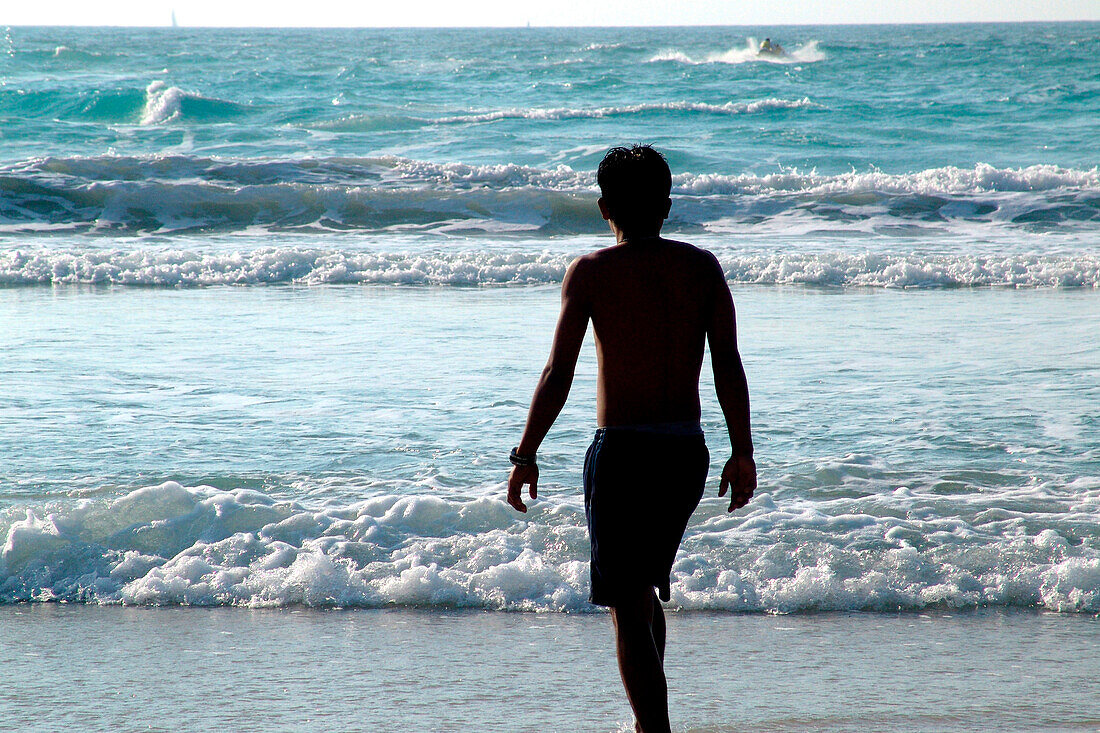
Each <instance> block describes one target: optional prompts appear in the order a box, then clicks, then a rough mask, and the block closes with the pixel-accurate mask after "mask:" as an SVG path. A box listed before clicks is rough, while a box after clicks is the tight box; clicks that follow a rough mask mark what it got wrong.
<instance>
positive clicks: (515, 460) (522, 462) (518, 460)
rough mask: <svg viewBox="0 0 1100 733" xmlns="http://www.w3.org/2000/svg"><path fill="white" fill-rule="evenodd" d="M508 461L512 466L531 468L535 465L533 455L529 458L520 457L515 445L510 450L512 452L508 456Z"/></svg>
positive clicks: (517, 447)
mask: <svg viewBox="0 0 1100 733" xmlns="http://www.w3.org/2000/svg"><path fill="white" fill-rule="evenodd" d="M508 461H509V462H510V463H511V464H512V465H513V466H533V465H535V454H533V453H532V454H531V455H529V456H522V455H520V453H519V446H518V445H517V446H516V447H515V448H513V449H512V452H511V453H509V454H508Z"/></svg>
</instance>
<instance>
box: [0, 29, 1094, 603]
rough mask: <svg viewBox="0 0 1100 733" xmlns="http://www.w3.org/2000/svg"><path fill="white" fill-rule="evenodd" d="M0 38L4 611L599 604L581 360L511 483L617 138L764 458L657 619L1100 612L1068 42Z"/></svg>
mask: <svg viewBox="0 0 1100 733" xmlns="http://www.w3.org/2000/svg"><path fill="white" fill-rule="evenodd" d="M763 35H770V36H771V37H772V38H778V39H779V40H780V41H781V42H782V43H783V44H784V45H785V46H786V47H787V48H788V49H790V50H791V55H790V56H789V57H787V58H783V59H779V60H775V59H773V60H762V59H760V58H758V57H756V56H755V54H753V53H752V51H751V48H752V43H753V40H752V39H754V38H756V37H760V36H763ZM0 40H2V43H0V285H3V287H0V344H2V348H0V423H2V425H3V430H2V431H0V467H2V468H0V541H2V542H3V545H2V550H0V602H4V601H16V600H77V601H87V602H99V603H120V602H121V603H128V604H130V603H132V604H146V603H160V604H197V605H252V606H276V607H281V606H286V605H295V604H307V605H318V606H369V607H376V606H388V605H394V604H397V605H412V606H425V607H429V608H438V607H441V606H447V607H453V606H458V607H473V608H484V609H494V610H496V609H506V610H539V611H590V610H593V609H592V607H591V606H589V605H588V604H587V602H586V597H587V582H588V580H587V566H586V561H587V553H588V546H587V540H586V537H585V534H584V517H583V505H582V503H581V501H580V494H579V490H578V483H579V474H580V463H581V461H582V456H583V453H584V448H585V446H586V444H587V442H588V440H589V439H590V436H591V431H592V428H593V427H594V424H593V404H592V403H593V398H594V378H595V364H594V360H593V356H592V353H591V346H590V345H589V346H587V347H586V350H585V351H584V353H583V354H582V361H581V365H580V368H579V370H578V377H577V382H576V385H575V387H574V394H573V397H572V399H571V401H570V404H569V405H568V406H567V407H566V410H565V412H564V413H563V415H562V418H561V420H560V421H559V423H558V425H557V426H556V427H555V429H554V431H552V432H551V434H550V436H549V438H548V441H547V443H546V445H545V446H544V448H543V449H542V451H541V456H542V462H543V466H542V468H543V474H544V481H543V485H544V490H543V492H542V495H541V498H540V500H539V502H537V503H536V504H535V506H534V508H533V511H532V512H531V513H530V514H528V515H524V516H523V517H520V516H519V515H516V514H515V513H513V512H512V511H511V510H510V509H508V508H507V506H506V505H504V504H503V502H502V501H500V497H501V495H502V491H503V482H504V479H505V476H506V472H507V462H506V460H505V458H504V456H505V454H506V452H507V449H508V448H509V447H510V446H511V445H513V444H514V443H515V441H516V440H517V436H518V434H519V432H520V430H521V429H522V424H523V419H524V416H525V410H526V405H527V401H528V400H529V399H530V391H531V389H532V388H533V386H534V382H535V379H536V377H537V374H538V372H539V369H540V368H541V366H542V362H543V360H544V358H545V355H546V352H547V350H548V347H549V338H550V332H551V328H552V325H553V321H554V318H555V315H556V308H557V286H558V284H559V283H560V280H561V277H562V273H563V272H564V268H565V266H566V265H567V264H568V262H569V261H570V259H571V258H573V257H575V256H576V255H577V254H579V253H581V252H585V251H589V250H590V249H592V248H595V247H600V246H606V245H607V244H609V243H610V240H609V237H608V236H607V234H606V230H605V224H604V223H603V222H602V221H601V220H600V219H599V217H598V215H597V213H596V211H595V206H594V201H595V198H596V192H595V189H594V177H593V173H592V171H593V169H594V167H595V165H596V163H597V162H598V160H599V158H600V157H601V156H602V154H603V152H604V151H605V150H606V148H607V147H608V146H609V145H612V144H617V143H621V142H625V141H634V140H644V141H649V142H653V143H655V144H656V145H657V146H658V147H660V148H661V149H662V150H664V151H666V152H667V153H668V156H669V160H670V163H671V164H672V168H673V172H674V190H673V199H674V205H673V213H672V217H671V218H670V221H669V222H668V227H667V231H668V232H670V233H673V234H675V235H677V236H681V237H683V238H686V239H689V240H691V241H693V242H696V243H698V244H700V245H703V246H706V247H707V248H709V249H712V250H713V251H714V252H715V254H716V255H717V256H718V258H719V260H720V261H721V263H722V265H723V267H724V268H725V271H726V275H727V278H728V279H729V281H730V282H731V284H732V286H733V289H734V296H735V299H736V301H737V304H738V311H739V318H740V333H741V338H742V351H743V354H744V358H745V362H746V369H747V371H748V375H749V383H750V389H751V393H752V398H753V420H754V426H755V435H756V442H757V446H758V451H759V463H760V467H761V489H760V492H759V495H758V497H757V498H756V499H755V500H754V501H753V503H752V504H750V505H749V506H748V507H747V508H746V509H745V510H743V511H742V512H739V513H737V514H735V515H733V516H732V517H730V516H727V515H725V514H724V512H722V507H721V505H720V502H719V501H718V500H717V499H716V498H715V497H713V494H710V495H708V496H709V498H707V499H705V500H704V504H703V505H702V507H701V508H700V510H699V512H698V513H697V515H696V517H695V519H694V520H693V523H692V525H691V526H690V527H689V529H688V534H687V537H686V539H685V543H684V546H683V552H682V554H681V556H680V558H679V559H678V561H677V565H676V567H675V568H674V578H673V580H674V583H673V603H674V605H675V606H676V607H679V608H682V609H686V610H719V611H781V612H798V611H807V610H818V609H825V610H867V611H890V610H897V609H924V608H944V607H947V608H954V607H962V608H970V607H976V606H1010V607H1018V606H1022V607H1041V608H1046V609H1049V610H1053V611H1059V612H1092V613H1095V612H1097V611H1098V610H1100V531H1098V530H1097V527H1098V526H1100V525H1098V523H1097V520H1098V519H1100V444H1098V442H1097V439H1096V435H1097V427H1098V425H1100V387H1098V385H1100V379H1098V378H1100V366H1098V365H1100V346H1098V345H1097V343H1096V339H1095V338H1093V337H1092V334H1093V333H1094V332H1095V331H1096V327H1097V324H1100V299H1098V295H1097V293H1098V287H1100V234H1098V220H1100V168H1098V167H1097V166H1098V163H1100V161H1098V160H1097V158H1096V150H1097V149H1100V148H1098V143H1100V127H1098V126H1097V124H1096V119H1098V115H1097V112H1098V106H1100V105H1098V103H1097V100H1098V99H1100V94H1098V92H1100V70H1098V68H1097V66H1096V63H1095V61H1094V59H1095V57H1096V54H1097V51H1098V50H1100V48H1098V46H1100V25H1098V24H1095V23H1093V24H1025V25H981V26H934V27H933V26H928V27H923V26H907V27H860V28H840V27H829V28H825V27H822V28H814V27H800V28H785V29H749V28H725V29H615V30H596V29H561V30H542V29H537V30H493V31H482V30H477V31H475V30H463V31H458V30H438V31H436V30H431V31H429V30H418V31H413V30H408V31H399V30H386V31H358V30H348V31H333V30H325V31H321V30H317V31H285V30H282V31H276V30H247V31H217V30H180V31H170V30H167V29H163V30H152V29H143V30H123V29H64V28H61V29H58V28H50V29H46V28H12V29H9V30H8V31H7V33H6V35H5V36H4V38H3V39H0ZM703 386H704V397H705V399H704V408H703V409H704V427H705V428H706V430H707V434H708V441H709V444H710V447H711V452H712V455H713V456H714V460H715V461H716V465H715V466H713V467H712V474H715V473H716V471H717V466H718V462H719V461H722V460H724V457H725V455H724V447H723V446H724V441H723V439H722V437H721V434H722V423H721V419H720V413H719V412H718V408H717V404H716V401H715V399H714V398H713V390H712V387H711V384H710V381H709V378H707V377H706V376H704V385H703ZM714 488H716V487H714ZM712 491H713V488H712Z"/></svg>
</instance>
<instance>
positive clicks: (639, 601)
mask: <svg viewBox="0 0 1100 733" xmlns="http://www.w3.org/2000/svg"><path fill="white" fill-rule="evenodd" d="M656 603H658V600H657V595H656V594H655V593H654V592H653V588H652V587H651V586H639V587H637V588H631V589H629V590H624V591H622V592H621V593H619V594H618V595H617V597H616V599H615V603H614V604H612V606H611V611H612V613H613V614H614V615H615V617H616V619H617V620H618V619H620V618H621V619H623V620H634V619H641V620H644V621H645V622H646V623H648V622H649V619H651V618H652V617H653V608H654V604H656Z"/></svg>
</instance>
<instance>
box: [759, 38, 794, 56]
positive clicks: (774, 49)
mask: <svg viewBox="0 0 1100 733" xmlns="http://www.w3.org/2000/svg"><path fill="white" fill-rule="evenodd" d="M756 55H757V56H767V57H770V58H781V57H785V56H789V55H790V54H788V53H787V52H786V51H785V50H784V49H783V47H782V46H780V45H779V44H778V43H772V39H770V38H765V39H764V40H763V41H762V42H761V43H760V48H759V49H757V51H756Z"/></svg>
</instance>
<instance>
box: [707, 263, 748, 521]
mask: <svg viewBox="0 0 1100 733" xmlns="http://www.w3.org/2000/svg"><path fill="white" fill-rule="evenodd" d="M710 259H711V263H710V266H711V269H712V280H713V283H714V286H713V291H712V292H713V296H712V298H711V312H710V317H709V319H708V322H707V341H708V342H709V343H710V359H711V366H712V368H713V370H714V389H715V391H716V392H717V393H718V404H720V405H721V406H722V414H723V415H725V417H726V427H727V428H728V429H729V435H730V444H731V445H732V446H733V457H732V458H730V460H729V461H728V462H727V463H726V466H725V468H724V469H723V470H722V480H721V484H720V485H719V489H718V495H719V496H725V494H726V490H727V489H732V491H731V494H730V508H729V511H731V512H732V511H733V510H734V509H738V508H740V507H743V506H744V505H745V504H747V503H748V501H749V499H751V498H752V493H753V491H754V490H755V489H756V463H755V462H754V461H753V458H752V453H753V446H752V429H751V427H750V425H749V386H748V381H747V380H746V379H745V368H744V366H742V364H741V354H740V353H739V352H738V350H737V319H736V315H735V313H734V308H733V296H732V295H731V294H730V289H729V285H727V284H726V278H725V275H724V274H723V273H722V266H721V265H719V264H718V260H717V259H715V258H714V256H713V255H711V258H710Z"/></svg>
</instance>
